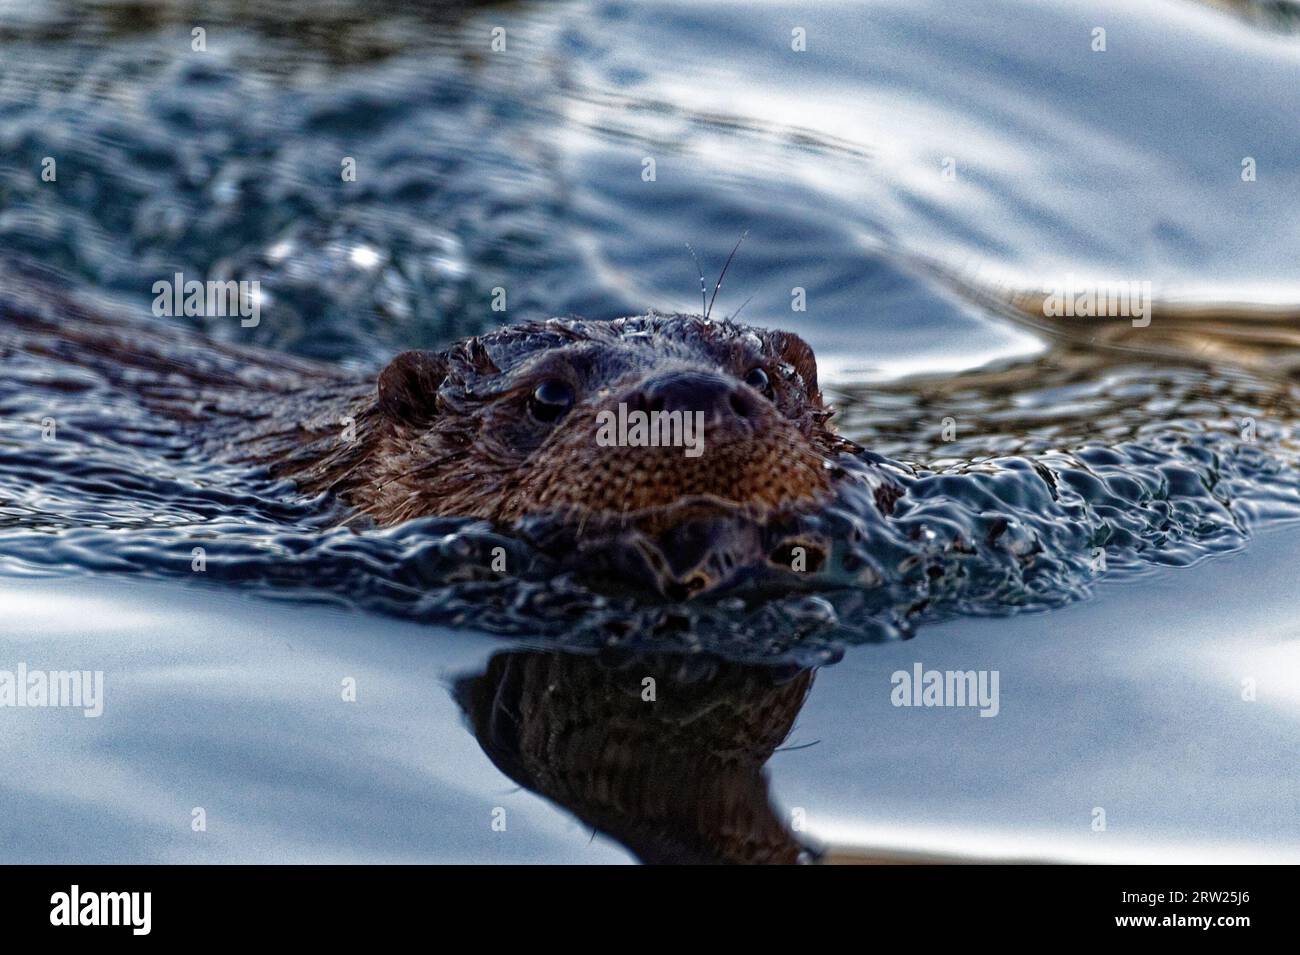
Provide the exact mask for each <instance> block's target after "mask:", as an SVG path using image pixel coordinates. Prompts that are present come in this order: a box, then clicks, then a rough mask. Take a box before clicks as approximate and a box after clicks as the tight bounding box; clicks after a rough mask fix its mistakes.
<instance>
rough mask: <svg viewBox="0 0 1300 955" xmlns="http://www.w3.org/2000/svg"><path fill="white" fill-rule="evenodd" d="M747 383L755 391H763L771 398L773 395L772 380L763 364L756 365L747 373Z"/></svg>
mask: <svg viewBox="0 0 1300 955" xmlns="http://www.w3.org/2000/svg"><path fill="white" fill-rule="evenodd" d="M745 384H747V385H749V387H751V388H753V389H754V390H755V391H761V392H762V393H763V394H765V395H767V397H769V398H771V397H772V382H771V379H769V378H768V377H767V372H765V371H764V370H763V369H762V366H759V365H755V366H754V367H753V368H751V369H749V373H748V374H746V375H745Z"/></svg>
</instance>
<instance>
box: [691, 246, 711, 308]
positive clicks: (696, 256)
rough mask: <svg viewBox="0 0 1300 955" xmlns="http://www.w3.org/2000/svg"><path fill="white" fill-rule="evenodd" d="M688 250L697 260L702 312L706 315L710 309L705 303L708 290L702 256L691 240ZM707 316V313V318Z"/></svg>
mask: <svg viewBox="0 0 1300 955" xmlns="http://www.w3.org/2000/svg"><path fill="white" fill-rule="evenodd" d="M686 250H687V251H688V252H690V253H691V258H692V259H694V260H695V271H696V272H699V273H700V314H701V315H704V312H705V311H706V310H707V309H708V305H707V304H706V303H705V299H706V298H707V296H708V292H707V290H706V289H705V286H704V269H702V268H700V257H699V256H698V255H696V254H695V250H694V249H692V248H691V244H690V243H689V242H687V243H686ZM707 317H708V316H707V315H705V318H707Z"/></svg>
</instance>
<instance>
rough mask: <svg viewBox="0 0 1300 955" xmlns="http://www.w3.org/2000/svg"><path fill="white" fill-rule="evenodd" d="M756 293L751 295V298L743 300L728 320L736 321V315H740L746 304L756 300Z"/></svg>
mask: <svg viewBox="0 0 1300 955" xmlns="http://www.w3.org/2000/svg"><path fill="white" fill-rule="evenodd" d="M757 294H758V293H757V292H755V293H754V295H757ZM754 295H751V296H750V297H749V298H747V299H745V300H744V301H743V302H741V303H740V308H738V309H736V310H735V311H734V312H732V313H731V318H729V319H728V321H731V322H734V321H735V320H736V316H737V315H739V314H740V313H741V312H742V311H744V308H745V306H746V305H748V304H749V303H750V302H752V301H754Z"/></svg>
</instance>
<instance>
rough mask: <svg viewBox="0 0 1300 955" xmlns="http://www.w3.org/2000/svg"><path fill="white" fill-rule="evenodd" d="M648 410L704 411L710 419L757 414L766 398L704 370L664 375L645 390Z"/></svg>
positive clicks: (748, 416) (725, 418)
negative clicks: (763, 399)
mask: <svg viewBox="0 0 1300 955" xmlns="http://www.w3.org/2000/svg"><path fill="white" fill-rule="evenodd" d="M641 394H642V397H643V400H644V402H645V409H646V410H647V411H668V412H672V411H683V412H688V413H690V412H695V411H702V412H703V413H704V419H705V420H706V421H730V420H736V419H741V420H744V419H748V418H753V417H755V416H756V415H757V414H758V413H759V412H760V411H761V404H760V402H761V401H762V399H761V398H760V397H759V396H758V395H757V394H755V393H754V392H753V390H752V389H750V388H747V387H745V386H744V385H743V384H741V383H740V382H738V381H735V380H734V379H728V378H725V377H723V376H722V375H717V374H713V373H711V372H703V371H676V372H671V373H669V374H666V375H661V376H659V377H658V378H655V379H653V380H651V381H649V382H647V383H646V384H645V386H644V387H643V388H642V389H641Z"/></svg>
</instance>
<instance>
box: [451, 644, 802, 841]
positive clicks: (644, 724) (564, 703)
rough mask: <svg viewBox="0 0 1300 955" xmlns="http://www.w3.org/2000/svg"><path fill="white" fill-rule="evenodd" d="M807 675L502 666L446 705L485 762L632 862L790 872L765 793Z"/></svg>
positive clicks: (699, 664)
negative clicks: (452, 706) (779, 867)
mask: <svg viewBox="0 0 1300 955" xmlns="http://www.w3.org/2000/svg"><path fill="white" fill-rule="evenodd" d="M812 680H813V671H812V670H808V669H800V668H794V667H791V668H786V669H781V668H772V667H763V666H752V665H742V664H737V663H729V662H724V661H721V660H718V659H701V658H687V657H681V656H670V655H667V654H664V655H650V656H637V657H633V658H632V659H630V660H628V661H624V662H622V663H620V664H615V663H610V662H605V661H602V659H601V658H600V657H599V656H596V655H584V654H571V653H549V652H541V651H535V650H519V651H508V652H505V653H499V654H497V655H496V656H494V657H492V658H491V660H489V661H488V665H487V667H486V669H485V670H484V672H483V673H481V674H477V675H474V676H467V677H463V678H461V679H459V680H457V681H456V684H455V687H454V691H453V692H454V694H455V697H456V701H457V703H459V704H460V707H461V709H462V710H463V711H464V713H465V717H466V719H467V721H468V722H469V726H470V728H471V730H472V731H473V733H474V735H475V736H476V737H477V739H478V742H479V745H481V746H482V747H483V751H484V752H485V753H486V754H487V756H488V758H489V759H491V760H492V762H493V764H495V765H496V767H497V768H498V769H500V770H501V771H502V772H503V773H505V774H506V775H507V776H509V777H510V778H511V779H513V780H514V781H515V782H517V783H519V785H521V786H523V787H525V788H526V789H529V790H531V791H533V792H535V793H537V794H539V795H541V796H545V797H546V798H547V799H550V800H551V801H553V802H555V803H558V804H559V805H561V806H563V807H564V808H565V809H567V810H569V811H570V812H572V813H573V814H574V815H575V816H577V817H578V818H579V819H580V820H582V821H583V822H584V823H586V824H587V825H589V826H592V827H594V828H595V829H597V830H599V831H600V832H603V833H605V834H606V835H608V836H610V837H612V838H614V839H617V840H618V841H619V842H621V843H622V844H623V845H624V846H626V847H627V848H628V849H630V850H631V851H632V852H633V853H635V854H636V856H637V857H638V858H639V859H641V860H642V861H643V862H650V863H667V862H683V863H688V862H693V863H740V862H748V863H793V862H798V861H801V860H804V859H807V858H811V855H812V852H811V850H810V848H809V847H807V846H805V845H803V844H801V842H800V841H799V838H798V837H797V835H796V834H795V833H794V832H793V831H792V830H791V828H790V827H789V826H788V825H787V823H786V821H784V819H783V818H782V814H781V812H780V811H779V810H778V809H776V808H775V807H774V806H773V805H772V802H771V797H770V796H769V794H768V785H767V776H766V773H765V772H764V770H763V766H764V764H765V763H766V762H767V760H768V759H769V758H770V757H771V755H772V753H773V751H774V750H775V749H776V748H777V747H778V746H779V745H781V743H782V742H783V741H784V740H785V738H786V737H787V736H788V735H789V733H790V729H791V727H792V726H793V725H794V721H795V717H796V716H798V714H799V710H800V708H801V707H802V706H803V703H804V700H805V699H806V697H807V695H808V690H809V688H810V687H811V685H812Z"/></svg>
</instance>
